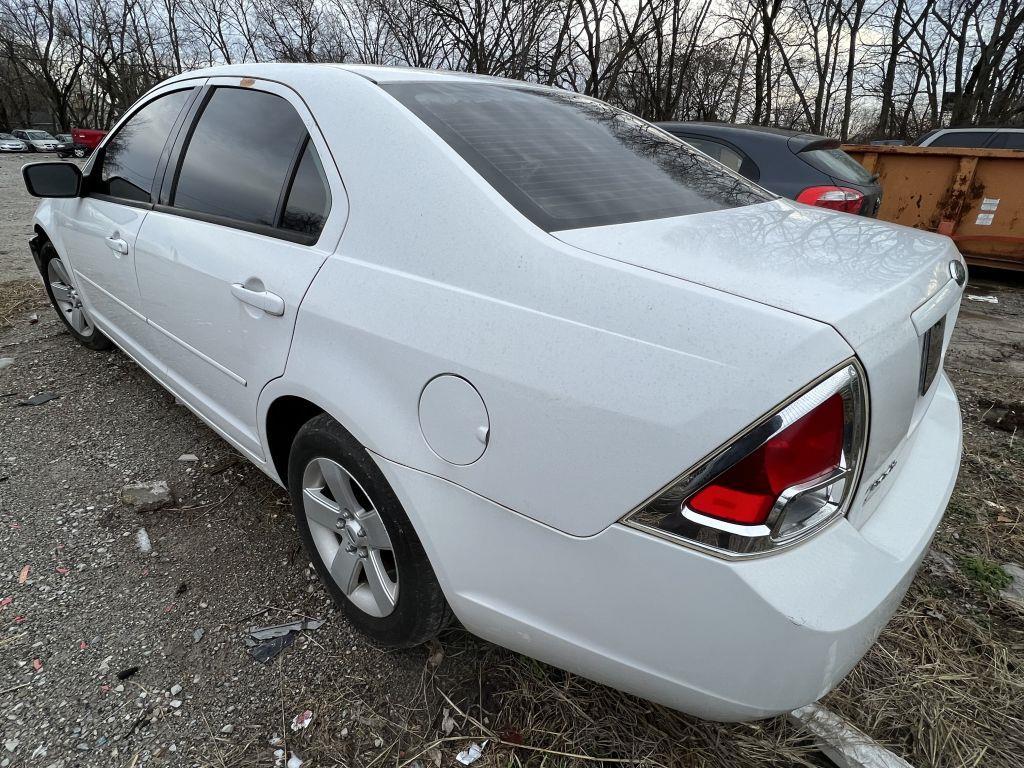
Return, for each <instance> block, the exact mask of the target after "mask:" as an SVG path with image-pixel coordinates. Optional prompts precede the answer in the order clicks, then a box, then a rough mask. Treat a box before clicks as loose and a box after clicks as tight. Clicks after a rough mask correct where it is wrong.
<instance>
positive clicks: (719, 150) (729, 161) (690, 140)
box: [682, 136, 743, 173]
mask: <svg viewBox="0 0 1024 768" xmlns="http://www.w3.org/2000/svg"><path fill="white" fill-rule="evenodd" d="M682 138H683V140H684V141H685V142H686V143H687V144H689V145H690V146H691V147H696V148H697V149H699V150H700V151H701V152H703V153H704V154H705V155H708V156H710V157H713V158H715V160H717V161H718V162H720V163H721V164H722V165H724V166H725V167H726V168H729V169H731V170H734V171H736V173H739V172H740V166H741V165H743V155H741V154H739V153H738V152H736V151H735V150H732V149H730V148H729V147H727V146H725V144H719V143H718V142H717V141H712V140H711V139H698V138H697V137H696V136H684V137H682Z"/></svg>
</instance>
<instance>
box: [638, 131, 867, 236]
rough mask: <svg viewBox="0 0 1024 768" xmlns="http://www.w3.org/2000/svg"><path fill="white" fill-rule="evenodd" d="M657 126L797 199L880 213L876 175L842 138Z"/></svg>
mask: <svg viewBox="0 0 1024 768" xmlns="http://www.w3.org/2000/svg"><path fill="white" fill-rule="evenodd" d="M657 125H658V127H659V128H662V129H663V130H665V131H667V132H669V133H670V134H672V135H673V136H677V137H678V138H680V139H682V140H683V141H685V142H686V143H687V144H690V145H692V146H694V147H696V148H697V149H699V150H700V151H701V152H704V153H705V154H708V155H710V156H711V157H713V158H714V159H715V160H718V162H720V163H722V164H723V165H725V166H727V167H729V168H731V169H732V170H734V171H736V172H737V173H740V174H742V175H743V176H746V177H747V178H748V179H751V180H752V181H756V182H757V183H758V184H760V185H761V186H762V187H765V188H766V189H769V190H771V191H772V192H775V193H777V194H779V195H782V196H783V197H788V198H791V199H793V200H796V201H797V202H800V203H807V204H808V205H817V206H819V207H822V208H831V209H833V210H837V211H845V212H846V213H856V214H860V215H862V216H875V215H876V214H877V213H878V208H879V206H880V205H881V204H882V187H881V186H880V185H879V184H878V180H877V177H875V176H872V175H871V174H870V173H868V172H867V171H865V170H864V168H863V166H861V164H860V163H858V162H857V161H856V160H854V159H853V158H852V157H850V156H849V155H848V154H846V153H845V152H843V150H841V149H840V148H839V140H838V139H830V138H827V137H825V136H817V135H815V134H813V133H801V132H799V131H788V130H785V129H782V128H764V127H761V126H754V125H735V124H733V123H702V122H681V123H675V122H674V123H657Z"/></svg>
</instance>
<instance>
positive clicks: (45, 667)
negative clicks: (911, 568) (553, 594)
mask: <svg viewBox="0 0 1024 768" xmlns="http://www.w3.org/2000/svg"><path fill="white" fill-rule="evenodd" d="M20 165H21V159H20V158H10V157H0V358H5V357H6V358H13V359H14V362H13V363H12V364H10V365H9V366H8V367H7V368H6V369H0V768H8V766H10V767H11V768H14V767H15V766H36V765H38V766H44V767H46V766H54V768H58V767H59V768H72V766H112V765H125V766H138V765H142V764H151V765H159V766H165V765H167V766H179V765H180V766H222V767H226V766H272V765H275V764H278V765H280V764H282V763H283V760H282V759H281V758H282V757H287V756H291V755H299V756H301V758H302V759H303V760H304V761H305V762H304V765H305V766H306V768H311V767H313V766H330V765H341V766H371V767H372V766H393V767H394V768H398V767H399V766H406V765H409V768H431V766H439V765H442V764H443V765H446V766H450V765H457V763H455V754H456V753H457V752H458V751H459V750H460V749H465V748H466V747H467V746H468V745H469V743H470V741H471V740H476V741H478V742H479V741H482V740H483V739H484V738H490V739H491V744H492V745H491V746H490V747H489V748H488V750H487V752H486V753H485V756H484V758H483V759H481V760H480V762H478V763H476V764H475V768H481V767H482V766H488V767H489V768H490V767H493V766H506V765H526V764H529V765H549V764H550V765H560V766H561V765H564V766H570V765H573V766H575V765H593V764H595V762H594V760H593V759H591V758H601V759H598V760H597V762H598V763H601V762H602V759H612V758H616V757H617V758H618V759H619V760H620V761H622V760H624V759H626V758H627V757H629V758H632V759H628V760H627V762H631V763H644V764H652V765H679V766H682V765H686V766H690V765H707V766H735V765H745V766H754V765H757V766H762V765H793V764H796V763H797V762H799V763H800V764H805V765H809V764H814V765H819V764H821V763H820V762H803V760H805V759H808V760H811V761H817V760H818V758H815V757H807V755H808V753H807V752H806V750H805V751H804V752H800V749H801V748H806V739H805V738H804V737H803V736H802V735H801V734H799V733H794V732H793V731H792V730H790V729H789V727H788V726H787V725H786V724H785V722H784V720H782V719H779V720H776V721H768V722H767V723H761V724H755V725H740V726H720V725H716V724H711V723H702V722H700V721H696V720H693V719H690V718H686V717H684V716H681V715H678V714H675V713H669V712H667V711H666V710H664V709H662V708H659V707H654V706H653V705H650V704H649V703H647V702H641V701H639V700H636V699H632V698H630V697H628V696H625V695H623V694H619V693H617V692H615V691H611V690H609V689H606V688H603V687H601V686H599V685H596V684H593V683H590V682H588V681H585V680H581V679H579V678H575V677H572V676H569V675H565V674H564V673H561V672H559V671H557V670H553V669H551V668H549V667H545V666H544V665H540V664H536V663H534V662H532V661H530V660H528V659H525V658H523V657H520V656H517V655H515V654H511V653H508V652H506V651H503V650H501V649H498V648H495V647H494V646H491V645H489V644H487V643H484V642H482V641H479V640H476V639H474V638H472V637H470V636H469V635H467V634H466V633H465V632H463V631H461V630H459V629H452V630H449V631H448V632H446V633H445V634H444V635H442V638H441V642H440V643H438V644H434V645H432V646H430V647H427V648H421V649H416V650H412V651H405V652H383V651H381V650H379V649H377V648H375V647H373V646H371V645H369V644H368V643H366V642H365V641H363V640H362V639H361V638H360V637H359V636H358V635H356V634H355V633H354V632H353V630H352V629H351V628H350V627H349V625H348V624H347V622H346V621H345V620H344V618H343V617H342V616H341V615H340V614H338V613H336V612H335V610H334V609H333V608H332V606H331V605H330V603H329V601H328V599H327V598H326V596H325V595H324V593H323V592H322V591H321V589H320V588H319V587H318V586H317V584H316V582H315V580H314V575H313V573H312V571H311V569H310V568H309V567H308V563H307V561H306V560H305V558H304V557H303V556H302V553H301V550H300V547H299V542H298V539H297V536H296V534H295V532H294V526H293V522H292V517H291V512H290V509H289V506H288V503H287V498H286V496H285V494H284V492H283V491H281V490H280V489H278V488H277V487H276V486H274V485H273V484H272V483H271V482H270V481H269V480H268V479H267V478H265V477H264V476H263V475H262V474H261V473H260V472H258V471H257V470H256V469H255V468H253V467H251V466H250V465H249V464H247V463H246V462H245V461H243V460H241V459H240V458H239V457H237V456H236V455H235V453H234V452H233V450H232V449H231V448H230V446H228V445H227V444H226V443H224V442H223V441H222V440H220V439H219V438H218V437H217V436H216V435H215V434H214V433H213V432H211V431H210V430H209V429H208V428H207V427H206V426H205V425H203V424H202V423H201V422H200V421H198V420H197V419H196V418H195V417H194V416H193V415H192V414H191V413H190V412H189V411H188V410H187V409H185V408H184V407H181V406H178V405H176V404H175V401H174V398H173V397H171V396H170V395H168V394H167V393H166V392H165V391H164V390H163V389H161V388H160V387H159V386H158V385H156V384H155V383H154V382H153V381H152V380H150V379H149V378H148V377H147V376H146V375H145V374H144V373H143V372H142V371H141V369H139V368H138V367H136V366H135V365H134V364H133V363H132V362H131V361H130V360H129V359H128V358H127V357H126V356H124V355H123V354H122V353H120V352H118V351H113V352H108V353H96V352H91V351H89V350H86V349H84V348H82V347H80V346H79V345H77V344H75V343H74V341H73V340H72V339H71V337H70V336H69V335H68V334H67V333H66V332H65V331H64V329H63V326H62V325H61V324H60V322H59V321H58V320H57V319H56V317H55V316H54V315H53V314H52V312H51V311H50V310H49V308H48V305H46V303H45V296H44V294H43V292H42V289H41V288H40V287H39V286H38V280H36V282H35V284H32V283H27V282H18V281H14V282H11V281H12V280H14V279H15V278H19V277H23V276H31V277H33V278H34V272H33V268H32V263H31V257H30V256H29V255H28V250H27V246H26V240H27V237H28V235H29V232H30V227H29V224H28V222H29V220H30V214H31V210H32V203H31V200H30V199H29V198H28V197H27V195H25V194H24V193H23V191H21V189H20V176H19V174H18V173H17V169H18V168H19V167H20ZM968 293H972V294H985V295H995V296H996V297H997V298H998V300H999V303H998V304H989V303H984V302H965V305H964V311H963V314H962V316H961V322H960V324H959V325H958V328H957V331H956V335H955V337H954V347H953V349H952V351H951V355H950V360H949V363H948V366H947V368H948V369H949V370H950V373H951V375H952V376H953V378H954V380H955V383H956V385H957V387H958V390H959V392H960V394H961V400H962V403H963V405H964V412H965V445H966V453H965V456H966V458H965V463H964V467H963V470H962V473H961V483H960V486H959V488H958V491H957V495H956V496H954V502H953V505H952V506H951V514H950V515H949V516H948V517H947V522H946V523H944V525H943V527H942V529H941V530H940V534H939V536H938V538H937V539H936V547H937V548H939V550H938V551H937V552H935V553H933V555H932V556H930V557H929V560H928V567H926V568H925V569H923V570H922V573H921V575H920V576H919V578H918V579H917V580H916V581H915V585H914V587H913V588H912V590H911V594H910V595H909V596H908V599H907V601H905V603H904V606H903V607H902V608H901V611H900V614H899V615H898V616H897V618H896V620H895V621H894V622H893V624H892V626H891V627H890V629H889V630H887V631H886V633H884V634H883V635H882V637H881V639H880V641H879V644H878V645H877V646H876V647H875V648H874V649H873V650H872V652H871V653H870V654H869V656H868V658H867V659H866V660H865V662H863V663H862V664H861V665H859V666H858V668H857V669H856V670H855V671H854V672H853V673H852V674H851V676H850V677H849V678H848V679H847V681H845V682H844V683H843V685H842V686H841V687H840V688H839V690H837V691H836V692H835V693H834V694H831V695H830V696H829V697H827V698H826V704H827V705H829V706H831V707H833V708H834V709H837V710H839V711H841V712H842V713H843V714H844V715H846V716H847V717H848V718H850V719H851V720H853V721H854V722H855V723H856V724H857V725H858V726H859V727H861V728H862V729H864V730H866V731H867V732H868V733H871V734H872V735H873V736H875V737H876V738H879V739H884V740H885V741H886V742H887V743H889V744H892V745H893V746H894V748H895V749H896V751H898V752H900V753H901V754H903V755H905V756H906V757H908V759H911V760H914V761H915V762H917V765H918V766H919V768H920V766H946V765H949V766H954V765H982V766H987V765H994V766H1004V765H1006V766H1011V765H1018V766H1019V765H1021V764H1022V763H1024V761H1021V760H1020V759H1019V756H1020V755H1021V754H1024V707H1021V706H1020V705H1019V697H1020V692H1021V690H1024V674H1022V672H1021V670H1022V669H1024V661H1022V650H1024V622H1022V621H1021V616H1022V615H1024V614H1022V612H1024V608H1021V609H1018V608H1017V607H1016V606H1015V604H1012V602H1011V601H1009V600H1008V599H1006V598H1005V597H1003V596H1002V595H1001V593H1000V591H999V590H1000V589H1002V588H1005V587H1006V583H1005V578H1004V576H1000V575H999V574H998V573H997V572H996V571H993V570H992V568H996V569H998V568H999V564H1000V563H1003V562H1007V561H1014V562H1018V563H1020V562H1022V561H1024V551H1022V550H1024V544H1022V542H1024V536H1022V535H1021V530H1022V529H1021V523H1022V521H1024V480H1022V476H1024V450H1022V448H1021V446H1022V443H1021V441H1020V438H1019V437H1018V436H1016V435H1015V434H1012V432H1007V431H1004V430H1000V429H996V428H994V427H993V426H992V425H991V424H990V423H987V422H986V419H988V421H991V418H990V416H991V413H992V410H993V409H992V406H991V405H990V404H989V403H990V401H991V400H1000V401H1013V400H1018V401H1019V400H1020V399H1021V392H1022V391H1024V355H1022V352H1024V283H1022V281H1021V279H1020V278H1019V277H1018V278H1015V277H1012V276H1008V275H999V274H995V273H990V274H988V275H983V276H980V277H979V275H972V285H971V286H970V288H969V291H968ZM33 314H37V315H38V320H37V321H35V322H33V320H32V316H33ZM0 365H2V364H0ZM40 393H52V394H54V395H56V396H57V397H56V399H53V400H51V401H49V402H46V403H44V404H41V405H38V406H19V405H17V403H18V402H19V401H22V400H24V399H26V398H28V397H31V396H33V395H37V394H40ZM182 457H187V458H186V459H184V460H183V458H182ZM191 457H194V458H195V461H192V460H187V459H190V458H191ZM154 481H166V482H167V484H168V487H169V489H170V490H171V492H172V493H173V497H174V500H173V502H172V503H170V504H169V505H167V506H165V507H163V508H161V509H158V510H156V511H151V512H138V511H135V510H133V509H131V508H129V507H127V506H125V505H124V504H123V503H122V501H121V498H120V493H121V489H122V488H123V487H124V486H125V485H126V484H129V483H134V482H143V483H149V482H154ZM141 530H144V531H145V539H148V543H149V546H150V547H151V549H150V551H148V552H145V551H143V549H144V548H145V547H143V546H140V537H141V534H140V531H141ZM142 543H145V542H142ZM1022 586H1024V585H1022ZM1022 605H1024V603H1022ZM302 617H316V618H319V619H323V620H324V622H325V623H324V624H323V625H322V626H321V627H320V628H319V629H316V630H310V631H307V632H304V633H302V634H300V635H299V636H298V638H297V639H296V641H295V644H294V646H293V647H291V648H288V649H286V650H285V651H284V652H283V653H281V654H280V655H278V656H276V657H275V658H273V659H272V660H271V661H270V662H269V663H267V664H262V663H258V662H257V661H255V660H254V659H253V658H252V657H251V656H250V655H249V652H248V648H247V646H246V644H245V641H244V636H245V630H246V629H247V628H248V627H250V626H264V625H273V624H280V623H283V622H287V621H292V620H296V619H300V618H302ZM965 627H966V629H964V628H965ZM961 630H962V631H961ZM957 632H959V634H957ZM935 638H939V639H941V640H942V642H941V644H935V642H933V641H934V639H935ZM971 665H973V666H971ZM122 678H123V679H122ZM951 692H955V693H956V695H957V696H959V697H960V698H951V696H952V693H951ZM951 702H955V703H951ZM305 710H310V711H311V712H312V713H313V720H312V722H311V724H310V725H309V726H308V727H307V728H304V729H300V730H292V728H291V726H290V724H291V722H292V719H293V718H294V717H295V716H296V715H299V714H300V713H302V712H303V711H305ZM531 745H532V746H531ZM498 748H500V749H501V750H504V751H495V750H496V749H498ZM277 750H284V751H283V752H278V753H277V754H276V755H275V751H277ZM559 753H560V754H559ZM581 755H582V756H591V758H586V757H582V756H581ZM801 755H803V757H801ZM1013 755H1016V756H1017V757H1016V758H1014V757H1013Z"/></svg>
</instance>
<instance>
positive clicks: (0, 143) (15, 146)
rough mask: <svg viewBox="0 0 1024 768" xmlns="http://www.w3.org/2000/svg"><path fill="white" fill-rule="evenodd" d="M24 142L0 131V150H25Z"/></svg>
mask: <svg viewBox="0 0 1024 768" xmlns="http://www.w3.org/2000/svg"><path fill="white" fill-rule="evenodd" d="M27 151H28V147H27V146H25V142H23V141H22V140H21V139H19V138H17V137H16V136H12V135H11V134H9V133H0V152H27Z"/></svg>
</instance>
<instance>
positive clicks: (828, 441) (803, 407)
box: [622, 362, 868, 558]
mask: <svg viewBox="0 0 1024 768" xmlns="http://www.w3.org/2000/svg"><path fill="white" fill-rule="evenodd" d="M867 422H868V404H867V392H866V388H865V385H864V376H863V374H862V373H861V370H860V367H859V366H858V365H857V364H856V363H855V362H850V363H846V364H844V365H843V366H841V367H840V368H838V369H836V370H835V371H833V372H832V373H830V374H828V375H827V376H825V377H824V378H822V379H821V380H820V381H818V382H816V383H815V384H813V385H811V386H809V387H808V388H807V389H806V390H805V391H804V392H802V393H800V394H799V395H797V396H795V397H794V398H793V399H792V400H791V401H789V402H787V403H786V404H784V405H782V406H780V407H779V409H778V410H777V411H775V412H774V413H771V414H769V415H768V416H765V417H763V418H762V419H760V420H759V421H757V422H755V423H754V424H752V425H751V426H750V427H749V428H748V429H747V430H745V431H744V432H743V433H742V434H740V435H739V436H738V437H736V438H735V439H733V440H732V441H730V442H729V443H727V444H726V445H724V446H722V447H721V448H719V450H718V451H716V452H715V453H713V454H712V455H711V456H710V457H709V458H707V459H705V460H704V461H702V462H701V463H699V464H697V465H696V466H694V467H691V468H690V469H689V470H687V471H686V472H685V473H683V474H682V475H680V476H679V477H678V478H677V479H676V480H675V481H673V482H672V483H670V484H669V485H668V486H666V487H665V488H663V489H662V490H661V491H660V492H658V493H657V494H656V495H655V496H654V497H653V498H652V499H650V500H649V501H647V502H645V503H644V504H643V505H641V506H640V507H638V508H637V509H635V510H634V511H633V512H631V513H629V514H628V515H626V516H625V517H624V518H623V520H622V521H623V522H624V523H626V524H627V525H630V526H633V527H635V528H640V529H643V530H646V531H648V532H652V533H655V534H656V535H658V536H661V537H663V538H668V539H674V540H678V541H680V542H682V543H685V544H687V545H689V546H693V547H695V548H698V549H702V550H705V551H708V552H710V553H711V554H715V555H718V556H721V557H728V558H736V557H744V556H749V555H757V554H763V553H765V552H768V551H771V550H772V549H777V548H779V547H784V546H789V545H790V544H793V543H795V542H796V541H799V540H801V539H803V538H805V537H806V536H809V535H811V534H812V533H813V532H814V531H816V530H819V529H820V528H822V527H823V526H824V525H825V524H826V523H827V522H829V521H830V520H834V519H835V518H836V517H839V516H840V515H842V514H845V512H846V510H847V509H848V507H849V504H850V501H851V500H852V498H853V492H854V490H855V489H856V485H857V480H858V479H859V473H860V465H861V461H862V459H863V456H864V450H865V446H866V443H867Z"/></svg>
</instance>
